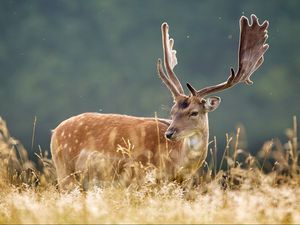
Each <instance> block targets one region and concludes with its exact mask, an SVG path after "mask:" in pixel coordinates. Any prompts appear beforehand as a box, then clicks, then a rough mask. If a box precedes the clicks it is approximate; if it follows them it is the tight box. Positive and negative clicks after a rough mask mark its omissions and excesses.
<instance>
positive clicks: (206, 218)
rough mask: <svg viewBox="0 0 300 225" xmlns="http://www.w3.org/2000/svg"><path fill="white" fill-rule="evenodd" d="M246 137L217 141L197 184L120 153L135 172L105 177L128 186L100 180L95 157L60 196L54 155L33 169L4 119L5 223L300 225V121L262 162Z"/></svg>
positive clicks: (1, 214) (43, 156) (0, 123)
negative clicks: (247, 145)
mask: <svg viewBox="0 0 300 225" xmlns="http://www.w3.org/2000/svg"><path fill="white" fill-rule="evenodd" d="M243 133H244V130H243V129H237V132H236V133H235V134H231V135H230V134H226V140H227V143H226V146H225V147H224V149H222V148H221V147H220V146H217V145H216V140H215V138H214V140H213V141H212V143H211V144H210V160H209V162H208V163H206V164H205V165H204V167H203V168H202V169H201V171H200V172H199V173H198V174H197V176H193V177H191V178H193V180H192V181H193V182H191V180H186V181H183V182H177V181H170V180H163V179H159V178H158V174H159V173H161V171H159V173H158V172H157V169H156V168H155V167H153V166H152V165H148V166H144V165H141V164H139V163H137V162H134V161H131V160H130V157H128V156H130V151H131V149H130V148H127V149H126V148H122V149H120V148H119V149H118V150H119V151H120V154H123V155H124V156H126V157H125V158H124V159H126V162H125V164H127V165H129V166H127V167H125V168H127V169H125V170H124V169H123V170H116V169H115V168H116V167H114V166H113V164H110V165H111V170H112V171H114V172H113V173H108V174H106V175H105V178H109V175H111V176H113V178H112V177H111V178H112V179H111V180H112V181H115V180H118V179H115V177H118V176H120V173H121V174H122V176H121V177H122V179H119V180H121V182H105V183H103V182H102V183H101V182H99V181H97V180H96V179H93V177H95V176H96V174H93V173H92V172H93V171H95V169H97V168H98V170H99V168H100V170H105V168H103V167H99V164H97V162H98V161H97V160H98V159H97V157H92V161H91V162H90V163H89V167H88V170H86V171H81V172H82V174H81V176H82V177H81V178H82V179H81V182H80V183H79V186H78V187H77V188H75V189H74V190H72V191H70V192H68V193H60V192H59V191H58V188H57V182H56V176H55V169H54V167H53V164H52V161H51V159H50V156H49V155H48V153H47V151H43V150H42V149H40V148H39V149H38V150H37V153H36V157H37V158H36V159H37V163H36V164H35V163H33V162H32V161H31V160H30V159H29V158H28V154H27V151H26V150H25V148H24V147H23V146H22V144H21V143H20V142H19V141H17V140H16V139H14V138H13V137H11V136H10V134H9V131H8V129H7V126H6V123H5V121H4V120H2V119H1V120H0V223H1V224H12V223H14V224H21V223H30V224H32V223H34V224H35V223H54V224H55V223H72V224H73V223H80V224H82V223H93V224H99V223H172V224H173V223H300V204H299V202H300V176H299V157H298V156H299V146H298V140H297V121H296V117H294V118H293V125H292V128H290V129H287V131H286V134H287V139H288V141H287V142H286V143H281V142H280V141H279V140H277V139H274V140H270V141H267V142H266V143H265V144H264V145H263V146H262V148H261V150H260V151H259V152H258V154H257V155H255V156H254V155H251V154H250V153H248V152H247V151H246V150H245V147H244V146H245V145H244V143H245V140H244V138H243V136H244V135H243ZM218 151H221V152H223V157H222V158H221V159H220V160H219V159H217V155H218V154H217V153H218ZM99 160H100V161H101V160H103V159H99ZM219 161H220V162H219ZM217 162H219V163H217ZM116 163H117V165H119V166H120V164H122V163H123V164H124V162H116ZM128 168H129V169H128ZM195 178H197V179H195ZM124 179H125V180H124ZM108 180H109V179H108Z"/></svg>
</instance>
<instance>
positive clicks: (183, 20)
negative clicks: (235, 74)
mask: <svg viewBox="0 0 300 225" xmlns="http://www.w3.org/2000/svg"><path fill="white" fill-rule="evenodd" d="M299 10H300V1H297V0H290V1H279V0H277V1H260V0H256V1H233V0H231V1H228V0H227V1H216V0H215V1H200V0H195V1H191V0H189V1H174V0H168V1H159V0H151V1H150V0H149V1H146V0H122V1H121V0H120V1H116V0H114V1H109V0H99V1H97V0H89V1H83V0H81V1H79V0H65V1H56V0H40V1H28V0H24V1H5V0H3V1H0V77H1V80H0V115H1V116H2V117H3V118H4V119H6V120H7V122H8V125H9V128H10V130H11V131H12V133H13V135H14V136H16V137H18V138H19V139H21V141H22V142H23V143H24V144H25V146H26V147H27V148H28V149H30V146H31V140H32V139H31V136H32V128H33V121H34V117H35V116H37V124H36V134H35V144H34V148H33V150H34V151H35V150H36V149H37V145H38V144H39V145H41V146H42V147H43V148H46V149H49V140H50V135H51V133H50V130H51V129H53V128H55V127H56V125H58V123H59V122H61V121H62V120H64V119H66V118H68V117H70V116H72V115H75V114H79V113H82V112H86V111H97V112H100V111H101V112H103V113H108V112H114V113H123V114H132V115H136V116H153V115H154V112H157V113H158V115H159V116H160V117H168V114H169V109H170V107H171V106H172V99H171V95H170V93H169V91H168V90H167V89H166V88H165V87H164V85H163V84H162V82H161V81H160V80H159V78H158V77H157V73H156V60H157V58H158V57H162V47H161V33H160V25H161V23H162V22H164V21H167V22H168V23H169V25H170V34H171V36H172V37H174V38H175V49H176V50H177V58H178V61H179V64H178V66H177V67H176V69H175V71H176V73H177V75H178V76H179V77H180V79H181V81H182V83H183V84H185V83H186V82H187V81H188V82H191V83H192V84H193V86H195V87H197V88H199V89H200V88H202V87H204V86H207V85H212V84H216V83H219V82H223V81H224V80H225V79H226V78H227V76H228V73H229V67H230V66H233V67H236V65H237V46H238V34H239V25H238V20H239V17H240V16H241V15H245V16H248V17H249V16H250V14H251V13H255V14H256V15H257V16H258V17H259V18H260V21H261V22H263V20H265V19H268V20H269V21H270V27H269V33H268V34H269V40H268V42H269V44H270V49H269V50H268V52H267V53H266V56H265V63H264V64H263V66H262V67H261V68H260V69H259V70H258V71H257V72H256V73H255V74H254V76H253V77H252V80H253V81H254V85H252V86H247V85H239V86H238V87H235V88H234V89H232V90H230V91H226V92H223V93H220V94H219V96H220V97H222V104H221V105H220V107H219V109H218V110H217V111H215V112H213V113H211V114H210V128H211V138H212V137H213V136H215V135H216V136H217V139H218V140H219V141H220V143H222V142H223V141H224V139H225V133H226V132H232V131H234V130H235V127H236V126H238V125H240V124H243V125H244V127H245V129H246V131H247V139H248V150H250V151H255V150H258V148H260V145H261V144H262V142H263V141H265V140H267V139H271V138H273V137H283V135H284V129H285V128H286V127H290V125H291V121H292V115H298V116H299V115H300V113H299V112H300V105H299V103H300V101H299V100H300V97H299V94H300V93H299V87H300V79H299V76H300V74H299V72H300V13H299Z"/></svg>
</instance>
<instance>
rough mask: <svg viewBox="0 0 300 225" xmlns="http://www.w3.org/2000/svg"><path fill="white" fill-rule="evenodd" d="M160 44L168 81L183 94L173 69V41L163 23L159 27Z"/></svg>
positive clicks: (174, 56)
mask: <svg viewBox="0 0 300 225" xmlns="http://www.w3.org/2000/svg"><path fill="white" fill-rule="evenodd" d="M161 32H162V44H163V52H164V66H165V69H166V71H167V74H168V76H169V79H170V81H171V82H172V83H173V84H174V85H175V87H176V88H177V90H178V92H179V93H180V94H184V91H183V88H182V85H181V83H180V81H179V80H178V78H177V76H176V75H175V73H174V71H173V69H174V67H175V66H176V65H177V58H176V50H174V49H173V45H174V39H172V38H169V25H168V24H167V23H166V22H165V23H163V24H162V25H161Z"/></svg>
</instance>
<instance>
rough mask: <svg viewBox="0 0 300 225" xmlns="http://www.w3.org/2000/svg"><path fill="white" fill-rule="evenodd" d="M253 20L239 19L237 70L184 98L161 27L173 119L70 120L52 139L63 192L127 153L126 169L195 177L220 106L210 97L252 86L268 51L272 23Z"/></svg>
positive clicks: (162, 73) (163, 73)
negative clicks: (138, 166) (211, 116)
mask: <svg viewBox="0 0 300 225" xmlns="http://www.w3.org/2000/svg"><path fill="white" fill-rule="evenodd" d="M251 20H252V22H251V23H249V20H248V19H247V18H246V17H244V16H242V17H241V19H240V42H239V52H238V53H239V57H238V67H237V68H238V69H237V72H235V71H234V69H233V68H231V69H230V75H229V77H228V78H227V80H226V81H225V82H223V83H220V84H217V85H214V86H210V87H206V88H203V89H201V90H196V89H195V88H194V87H192V86H191V85H190V84H189V83H187V87H188V89H189V90H190V94H189V95H185V94H184V90H183V88H182V85H181V83H180V81H179V80H178V78H177V76H176V75H175V73H174V71H173V69H174V67H175V66H176V65H177V58H176V51H175V50H174V49H173V45H174V40H173V39H172V38H169V26H168V24H167V23H163V24H162V26H161V31H162V44H163V55H164V60H163V64H164V68H163V65H162V60H161V59H158V61H157V71H158V75H159V77H160V78H161V80H162V81H163V83H164V84H165V85H166V86H167V88H168V89H169V90H170V92H171V94H172V96H173V100H174V105H173V107H172V109H171V120H165V119H155V118H139V117H132V116H126V115H117V114H99V113H84V114H81V115H78V116H75V117H72V118H69V119H67V120H66V121H64V122H62V123H61V124H60V125H59V126H58V127H57V128H56V129H55V130H54V132H53V135H52V139H51V153H52V156H53V161H54V164H55V167H56V170H57V175H58V182H59V184H60V186H61V187H62V188H64V187H65V186H67V185H68V184H69V183H71V181H72V180H71V177H70V175H72V174H76V173H77V172H79V171H83V170H85V168H86V167H85V165H86V164H87V162H89V159H90V158H93V157H96V158H97V157H99V158H100V162H102V159H108V160H112V161H114V160H115V161H118V159H119V158H120V156H122V158H123V159H124V155H126V157H125V158H127V159H130V160H131V161H130V160H127V161H126V160H125V163H123V164H122V166H124V167H126V165H127V167H128V165H129V167H130V165H131V164H130V163H132V160H133V161H134V162H140V163H142V164H143V165H147V164H148V165H149V164H151V165H154V166H155V167H156V168H158V169H161V168H164V173H165V174H167V176H168V177H177V176H178V174H179V175H180V176H183V177H184V178H186V176H185V175H186V174H188V175H190V176H193V173H194V172H196V171H197V169H198V168H200V167H201V165H202V164H203V162H204V160H205V158H206V155H207V148H208V138H209V128H208V112H211V111H214V110H215V109H216V108H217V107H218V106H219V104H220V102H221V99H220V98H219V97H216V96H213V97H208V98H207V96H208V95H210V94H212V93H216V92H220V91H223V90H225V89H229V88H231V87H233V86H235V85H237V84H239V83H246V84H252V83H253V82H252V81H251V80H250V77H251V75H252V74H253V73H254V72H255V71H256V70H257V69H258V68H259V67H260V66H261V65H262V63H263V61H264V53H265V52H266V51H267V49H268V47H269V46H268V45H267V44H265V42H266V40H267V38H268V35H267V28H268V25H269V24H268V21H264V22H263V23H262V24H261V25H260V24H259V22H258V19H257V17H256V16H255V15H251ZM94 153H97V154H94ZM119 164H121V163H119ZM97 168H101V170H100V171H99V172H100V173H103V172H105V170H106V168H107V167H105V166H103V168H102V163H98V164H97V163H96V169H97ZM96 169H95V170H96ZM117 170H118V169H117ZM188 177H189V176H188Z"/></svg>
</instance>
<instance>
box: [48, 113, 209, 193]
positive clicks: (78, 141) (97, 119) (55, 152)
mask: <svg viewBox="0 0 300 225" xmlns="http://www.w3.org/2000/svg"><path fill="white" fill-rule="evenodd" d="M169 125H170V121H168V120H164V119H156V118H143V117H133V116H126V115H118V114H100V113H84V114H81V115H78V116H74V117H71V118H69V119H67V120H65V121H64V122H62V123H61V124H60V125H58V127H57V128H55V129H54V131H53V134H52V139H51V151H52V157H53V161H54V163H55V167H56V169H57V175H58V181H59V184H60V186H61V187H63V188H64V187H65V186H67V185H68V184H69V183H70V182H72V179H73V178H72V177H71V176H69V175H70V174H76V172H80V171H82V170H83V169H84V167H82V165H81V161H82V155H81V154H82V152H83V151H84V154H87V155H89V154H91V153H93V152H95V151H97V152H99V153H101V154H102V155H104V156H105V158H106V159H107V160H110V161H111V163H112V162H113V161H117V160H118V159H121V158H122V155H121V153H120V152H118V151H117V150H118V148H120V147H124V148H126V147H128V146H126V145H127V144H128V143H130V145H131V146H132V149H131V152H130V154H131V157H132V158H134V159H135V160H136V161H139V162H141V163H142V164H144V165H146V164H148V163H150V164H152V165H154V166H155V167H157V168H159V169H160V168H161V167H164V168H165V169H166V170H165V171H164V172H166V173H168V174H167V176H168V177H175V176H176V172H177V171H178V170H179V169H180V168H182V167H186V168H191V167H192V165H193V164H197V165H195V166H199V165H202V161H203V160H205V158H206V154H207V140H208V132H207V129H204V130H199V131H198V132H195V133H194V134H193V135H192V136H190V137H186V138H183V139H180V140H177V141H169V140H167V139H166V138H165V136H164V133H165V132H166V130H167V128H168V127H169ZM203 132H204V133H203ZM203 137H205V140H203Z"/></svg>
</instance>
